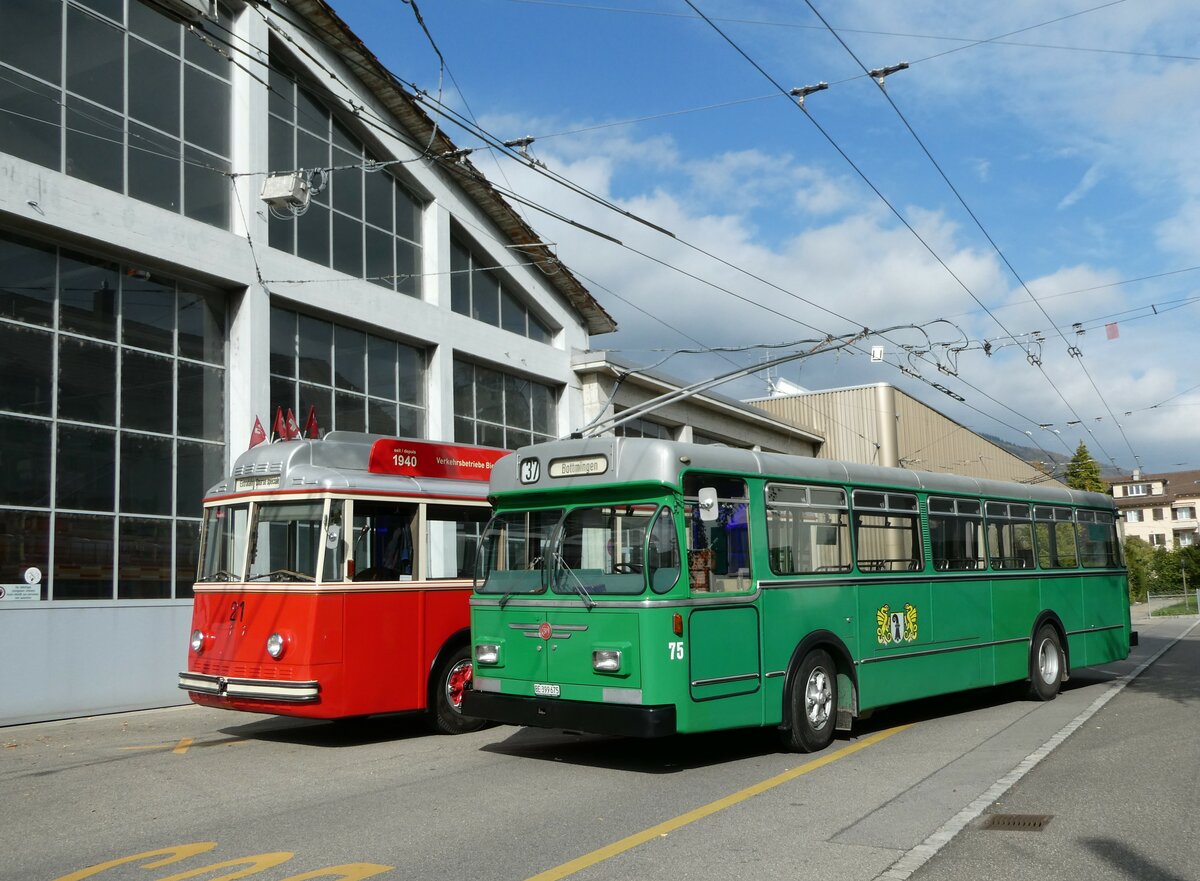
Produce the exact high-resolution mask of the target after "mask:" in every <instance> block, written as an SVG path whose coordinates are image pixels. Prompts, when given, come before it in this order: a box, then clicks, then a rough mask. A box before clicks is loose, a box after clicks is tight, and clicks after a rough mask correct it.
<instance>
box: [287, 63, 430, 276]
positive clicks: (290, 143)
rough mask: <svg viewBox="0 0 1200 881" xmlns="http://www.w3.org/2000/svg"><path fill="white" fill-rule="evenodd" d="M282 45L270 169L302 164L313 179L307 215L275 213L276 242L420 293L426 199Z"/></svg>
mask: <svg viewBox="0 0 1200 881" xmlns="http://www.w3.org/2000/svg"><path fill="white" fill-rule="evenodd" d="M280 52H281V49H280V48H279V47H278V46H277V45H276V44H274V43H272V46H271V55H272V67H271V73H270V83H271V89H272V92H271V99H270V104H269V107H270V121H269V124H268V126H267V138H268V147H267V149H268V155H269V161H270V163H271V171H273V172H290V171H297V170H302V171H304V172H305V174H307V175H309V176H310V179H311V180H313V181H315V187H314V188H313V191H312V195H311V197H310V203H309V207H308V209H307V210H306V211H305V212H304V213H303V214H302V215H299V216H296V215H292V214H286V213H273V214H272V216H271V219H270V244H271V247H272V248H278V249H280V250H282V251H287V252H288V253H290V254H296V255H298V256H300V257H303V258H305V259H306V260H312V261H313V262H314V263H320V264H322V265H323V266H331V267H333V268H334V269H336V270H338V271H339V272H344V273H346V274H347V275H352V276H354V277H356V278H365V279H366V280H367V281H370V282H373V283H375V284H377V285H380V286H382V287H385V288H389V289H392V290H396V291H399V292H400V293H402V294H408V295H409V296H412V297H420V296H421V287H422V286H421V268H420V267H421V213H422V211H423V207H424V206H423V203H422V201H421V200H420V199H419V198H418V197H417V196H416V195H414V194H413V192H412V190H410V189H409V188H408V187H406V186H405V185H404V184H402V183H401V182H400V181H399V180H398V179H397V178H396V176H395V175H394V174H393V173H392V172H391V171H389V170H388V169H387V168H386V167H385V166H382V165H380V164H379V163H380V161H381V160H380V159H379V157H378V156H377V155H375V153H374V152H373V151H372V150H371V148H370V147H368V146H366V145H365V144H364V143H363V142H362V141H361V140H360V139H359V138H358V137H357V136H356V135H355V134H354V133H353V132H352V131H351V130H350V128H349V127H348V126H346V125H345V124H344V123H343V122H342V121H341V120H339V119H338V117H337V115H336V114H334V113H332V112H331V111H330V110H329V109H328V108H327V107H326V106H325V105H324V103H323V102H322V101H321V99H319V98H318V97H317V96H316V93H315V91H314V90H313V89H310V88H308V86H306V85H305V84H303V83H301V82H299V81H298V79H297V77H296V76H295V74H293V73H292V72H291V71H290V70H289V69H288V68H287V67H286V65H284V64H283V63H282V62H281V61H280V59H279V55H280ZM314 173H315V177H312V175H314Z"/></svg>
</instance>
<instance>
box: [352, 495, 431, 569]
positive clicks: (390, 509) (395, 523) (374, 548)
mask: <svg viewBox="0 0 1200 881" xmlns="http://www.w3.org/2000/svg"><path fill="white" fill-rule="evenodd" d="M415 514H416V506H415V505H404V504H399V503H397V502H371V501H358V500H356V501H355V502H354V523H353V536H352V543H351V551H350V559H351V560H353V561H354V580H355V581H409V580H411V579H412V577H413V575H414V574H415V573H416V547H415V546H414V544H413V531H412V527H413V516H414V515H415Z"/></svg>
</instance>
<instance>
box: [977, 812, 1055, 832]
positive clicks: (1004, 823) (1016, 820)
mask: <svg viewBox="0 0 1200 881" xmlns="http://www.w3.org/2000/svg"><path fill="white" fill-rule="evenodd" d="M1053 819H1054V815H1053V814H988V815H987V818H986V819H985V820H984V821H983V823H982V828H983V829H999V830H1001V831H1005V832H1041V831H1042V830H1043V829H1045V828H1046V824H1047V823H1049V822H1050V821H1051V820H1053Z"/></svg>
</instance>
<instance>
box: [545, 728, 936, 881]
mask: <svg viewBox="0 0 1200 881" xmlns="http://www.w3.org/2000/svg"><path fill="white" fill-rule="evenodd" d="M911 727H912V726H911V725H899V726H897V727H895V728H889V729H887V730H886V731H879V732H877V733H875V734H872V735H870V736H869V737H864V738H863V739H862V740H859V741H856V742H855V743H852V744H850V745H849V746H847V747H844V748H842V749H839V750H837V751H836V752H831V753H828V754H827V755H824V756H821V757H820V758H818V759H813V760H812V761H811V762H806V763H804V764H803V765H800V766H799V767H797V768H792V769H791V770H790V771H784V772H783V773H782V774H777V775H776V776H774V777H769V778H767V779H766V780H763V781H762V782H761V783H755V784H754V785H753V786H747V787H746V788H745V789H743V790H740V791H739V792H735V793H733V794H732V795H727V796H725V797H724V798H719V799H717V800H716V801H714V802H710V803H708V804H706V805H702V806H700V807H698V808H696V809H694V810H691V811H688V812H687V813H686V814H680V815H679V816H678V817H675V818H673V819H670V820H666V821H664V822H662V823H659V824H658V825H657V826H651V827H650V828H649V829H644V830H642V831H641V832H635V833H634V834H633V835H630V836H628V837H627V838H622V839H621V840H620V841H614V842H613V843H612V844H608V845H605V846H604V847H601V848H598V849H596V850H594V851H592V852H591V853H587V854H584V855H583V856H581V857H577V858H575V859H573V860H571V861H570V862H567V863H563V864H562V865H561V866H556V867H555V868H553V869H547V870H546V871H544V872H540V873H539V874H537V875H534V876H533V877H532V878H529V879H528V881H559V879H560V878H566V877H567V876H569V875H574V874H575V873H576V872H580V871H583V870H584V869H586V868H588V867H590V866H594V865H596V864H597V863H601V862H604V860H607V859H609V858H610V857H615V856H617V855H618V854H622V853H624V852H625V851H627V850H632V849H633V848H635V847H637V846H638V845H640V844H645V843H646V842H647V841H653V840H654V839H655V838H660V837H662V836H663V835H666V834H667V833H668V832H674V831H675V830H676V829H681V828H683V827H684V826H687V825H689V824H691V823H695V822H696V821H697V820H702V819H704V818H705V817H709V816H712V815H713V814H715V813H717V812H718V811H723V810H725V809H726V808H730V807H733V806H734V805H736V804H740V803H741V802H744V801H746V799H748V798H753V797H754V796H756V795H760V794H762V793H764V792H767V791H768V790H771V789H774V788H775V787H776V786H781V785H782V784H784V783H787V782H789V781H791V780H795V779H796V778H797V777H802V776H803V775H805V774H807V773H809V772H810V771H816V770H817V769H818V768H824V767H825V766H826V765H829V764H832V763H833V762H836V761H837V760H838V759H844V758H846V757H847V756H850V755H853V754H854V753H856V752H858V751H859V750H863V749H866V748H867V747H869V746H874V745H875V744H877V743H879V741H881V740H885V739H887V738H889V737H891V736H892V735H893V734H899V733H900V732H901V731H904V730H905V729H906V728H911Z"/></svg>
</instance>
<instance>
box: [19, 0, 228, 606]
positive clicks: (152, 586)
mask: <svg viewBox="0 0 1200 881" xmlns="http://www.w3.org/2000/svg"><path fill="white" fill-rule="evenodd" d="M0 2H2V0H0ZM0 375H3V376H5V377H6V381H5V382H4V383H0V459H2V460H3V462H4V468H3V469H0V470H2V471H3V476H0V517H8V518H9V520H8V521H7V522H12V517H16V516H18V515H16V514H11V516H10V514H9V513H4V512H5V509H8V511H9V512H13V511H24V512H28V513H31V514H32V513H33V512H37V513H38V517H37V518H35V521H36V522H37V523H38V524H43V523H44V524H45V525H46V529H45V531H44V532H42V533H39V534H40V535H41V536H42V539H44V541H42V540H41V539H39V541H37V542H28V543H23V547H24V548H25V549H26V550H25V551H24V552H23V554H22V555H18V556H13V557H8V556H5V557H3V558H0V566H2V567H3V569H2V570H0V583H17V582H19V581H21V573H22V572H23V571H24V569H27V568H29V567H31V566H35V567H37V568H38V569H40V570H41V571H42V572H43V573H46V574H47V577H46V579H45V580H44V582H43V583H44V585H45V588H44V590H43V598H45V599H58V600H62V599H72V600H77V599H114V598H116V599H147V598H153V599H169V598H172V597H189V596H191V580H192V579H191V574H190V573H193V572H194V571H195V565H196V556H195V555H196V535H197V526H198V522H199V515H200V502H201V498H202V497H203V494H204V491H205V489H207V487H208V486H210V485H211V484H212V483H213V482H214V481H216V480H217V479H218V478H219V477H220V475H221V473H222V471H223V470H224V460H225V418H224V414H225V309H224V297H223V296H222V295H221V294H220V293H218V292H214V291H207V290H203V289H198V288H195V287H192V286H190V285H188V284H185V283H182V282H179V281H177V280H175V279H171V278H166V277H160V276H157V275H152V274H150V273H148V272H145V271H144V270H142V269H140V268H137V267H132V266H122V265H120V264H117V263H111V262H108V261H105V260H99V259H96V258H94V257H92V256H89V255H86V254H78V253H74V252H69V251H65V250H60V249H57V248H54V247H50V246H47V245H44V244H40V243H37V242H34V241H30V240H26V239H23V238H20V237H16V236H11V235H0ZM52 488H53V489H52ZM29 549H36V553H37V556H36V557H34V556H30V553H31V551H30V550H29ZM181 573H185V574H183V575H181Z"/></svg>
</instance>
